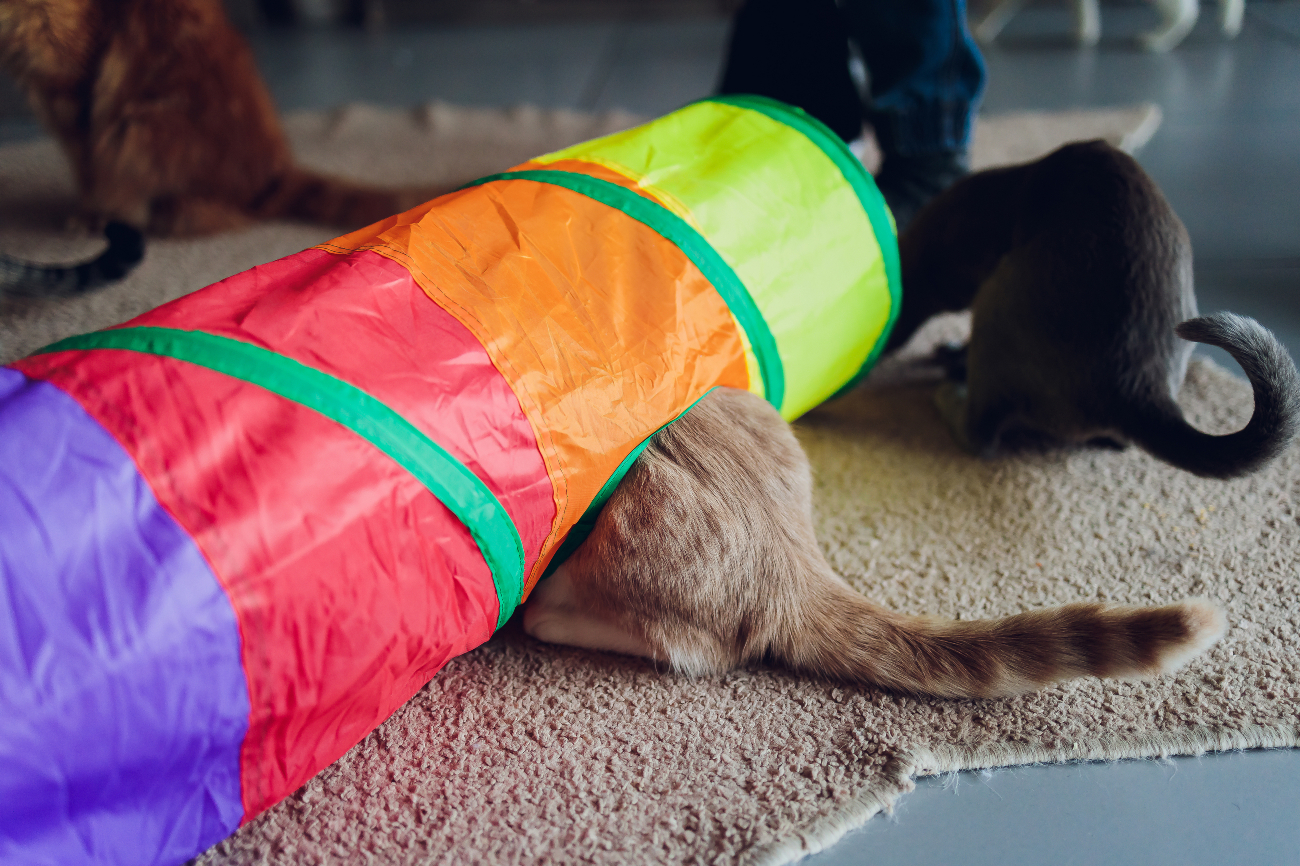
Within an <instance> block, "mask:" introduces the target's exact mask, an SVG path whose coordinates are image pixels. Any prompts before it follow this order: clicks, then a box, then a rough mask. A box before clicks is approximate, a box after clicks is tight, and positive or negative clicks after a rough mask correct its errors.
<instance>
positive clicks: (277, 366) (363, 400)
mask: <svg viewBox="0 0 1300 866" xmlns="http://www.w3.org/2000/svg"><path fill="white" fill-rule="evenodd" d="M85 349H125V350H128V351H132V352H142V353H145V354H149V355H162V356H165V357H168V358H175V359H177V360H179V361H186V362H189V363H191V364H197V365H198V366H200V367H207V368H208V369H209V370H215V371H217V372H218V373H224V374H225V375H227V376H232V377H234V378H236V379H242V380H243V381H245V382H248V383H250V384H253V385H257V386H259V387H262V388H265V389H266V390H268V391H270V392H272V393H273V394H278V395H279V396H281V397H284V398H285V399H286V400H291V401H293V402H294V403H298V404H300V405H303V406H306V407H307V408H309V409H314V410H316V411H317V412H319V413H320V414H322V415H324V416H325V417H327V418H330V419H332V420H334V421H337V422H338V423H339V424H342V425H343V426H344V427H346V428H348V429H349V430H351V431H352V432H354V433H356V434H357V435H358V436H360V437H362V438H363V439H365V440H366V441H368V442H370V443H371V444H372V445H374V446H375V447H376V448H378V449H379V450H380V451H382V452H384V453H385V454H387V455H388V456H389V457H391V458H392V459H393V460H395V461H397V463H398V464H399V465H400V466H401V467H402V468H403V469H405V470H406V471H407V472H410V473H411V474H412V475H414V476H415V477H416V478H417V479H419V481H420V482H421V483H422V484H424V486H425V487H427V488H428V489H429V491H430V492H431V493H432V494H433V495H434V496H436V497H437V498H438V501H439V502H441V503H442V504H443V505H445V506H447V508H448V509H449V510H450V511H451V512H452V514H454V515H456V517H457V518H458V519H459V520H460V522H461V523H463V524H465V527H466V528H467V529H469V532H470V535H471V536H473V538H474V541H475V542H476V543H477V544H478V547H479V550H480V552H481V553H482V554H483V559H484V560H485V561H486V562H487V564H488V567H489V568H490V569H491V570H492V580H493V582H494V583H495V585H496V591H497V600H498V602H499V606H500V614H499V615H498V617H497V628H500V627H501V626H503V625H505V622H506V620H507V619H509V618H510V614H511V613H513V612H514V609H515V608H516V607H517V606H518V605H519V599H520V597H521V596H522V595H523V588H524V547H523V543H522V542H521V541H520V538H519V532H518V530H517V529H516V528H515V525H514V522H513V521H511V519H510V516H509V515H508V514H507V513H506V510H505V508H504V507H502V505H501V503H500V502H499V501H498V500H497V498H496V496H494V495H493V494H492V491H491V490H489V489H488V488H487V485H485V484H484V483H483V482H482V481H480V480H479V478H478V477H477V476H476V475H474V473H472V472H470V471H469V470H468V469H466V468H465V467H464V466H463V465H462V464H461V462H460V461H459V460H457V459H456V458H455V457H453V456H451V455H450V454H448V453H447V452H446V451H445V450H444V449H443V448H442V447H441V446H440V445H438V444H437V443H436V442H434V441H433V440H432V439H430V438H429V437H428V436H425V435H424V434H423V433H421V432H420V430H419V429H418V428H416V427H415V426H414V425H413V424H411V422H409V421H407V420H406V419H405V418H403V417H402V416H401V415H399V414H398V413H397V412H395V411H394V410H393V409H391V408H389V407H388V406H387V405H385V404H384V403H381V402H380V401H379V400H377V399H375V398H374V397H372V396H370V395H369V394H367V393H366V392H365V391H362V390H361V389H360V388H357V387H356V386H354V385H350V384H348V383H347V382H344V381H343V380H342V379H339V378H337V377H335V376H331V375H329V374H328V373H323V372H321V371H320V370H316V369H313V368H312V367H308V366H306V365H305V364H301V363H299V362H298V361H295V360H293V359H292V358H287V357H285V356H284V355H279V354H277V353H275V352H272V351H270V350H268V349H263V348H261V347H259V346H254V345H251V344H249V343H244V342H240V341H239V340H233V339H230V338H229V337H219V336H216V335H215V334H207V333H204V332H202V331H182V330H178V329H174V328H148V327H146V328H120V329H115V330H110V331H96V332H95V333H92V334H82V335H80V336H77V337H69V338H68V339H66V340H60V341H59V342H57V343H54V344H53V345H50V346H46V347H45V348H44V349H41V350H40V351H39V352H38V353H37V354H48V353H52V352H65V351H74V350H85Z"/></svg>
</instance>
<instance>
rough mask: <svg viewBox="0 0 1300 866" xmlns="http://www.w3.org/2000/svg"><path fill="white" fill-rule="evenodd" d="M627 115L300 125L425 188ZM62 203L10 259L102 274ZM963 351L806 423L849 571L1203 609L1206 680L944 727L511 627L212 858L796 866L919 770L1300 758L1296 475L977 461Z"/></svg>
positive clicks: (1114, 116)
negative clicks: (1216, 639)
mask: <svg viewBox="0 0 1300 866" xmlns="http://www.w3.org/2000/svg"><path fill="white" fill-rule="evenodd" d="M1151 118H1152V114H1151V111H1150V110H1148V109H1138V110H1133V111H1118V112H1110V113H1106V112H1101V113H1092V114H1086V113H1080V114H1077V115H1074V116H1072V117H1065V118H1062V117H1061V116H1037V117H1035V116H1027V115H1022V116H1017V117H1015V118H1011V119H1009V120H1006V121H1004V122H999V120H998V119H990V120H989V121H987V122H985V123H982V124H981V126H980V128H979V130H978V132H977V138H976V142H977V148H978V149H980V150H979V151H977V153H976V154H975V158H976V163H977V164H979V165H988V164H991V163H993V162H997V161H998V160H999V158H1000V157H999V156H997V154H1001V155H1002V156H1001V158H1029V157H1033V156H1035V155H1037V154H1038V153H1041V152H1043V151H1045V150H1048V149H1050V148H1051V147H1053V146H1055V145H1056V144H1058V143H1060V142H1062V141H1064V140H1066V139H1067V138H1084V137H1097V136H1103V137H1108V138H1110V139H1111V140H1112V141H1115V142H1117V143H1119V142H1122V141H1124V138H1125V136H1130V137H1131V136H1134V135H1135V133H1136V132H1138V131H1140V129H1139V127H1140V126H1141V125H1142V124H1143V123H1145V124H1147V125H1148V126H1149V127H1152V128H1153V127H1154V124H1155V123H1157V122H1158V118H1157V119H1156V120H1154V121H1153V120H1152V119H1151ZM632 120H633V118H631V117H628V116H624V115H607V116H601V117H584V116H580V115H575V114H568V113H563V112H538V111H534V110H530V109H519V110H516V111H512V112H492V111H469V110H462V109H454V108H449V107H446V106H433V107H430V108H428V109H422V110H420V111H418V112H415V113H414V114H410V113H395V112H385V111H379V110H376V109H368V108H349V109H345V110H342V111H340V112H338V113H335V114H333V115H330V116H328V117H323V116H319V115H317V116H307V115H303V116H297V117H294V118H291V119H290V128H291V129H292V131H293V133H294V138H295V141H296V143H297V144H298V146H299V149H300V152H301V153H302V154H303V155H304V158H305V159H306V160H307V161H310V162H311V163H312V164H314V165H319V166H322V167H329V168H333V169H335V170H339V171H347V172H348V173H350V174H353V175H356V176H362V177H368V178H373V179H376V180H388V181H392V182H398V181H411V182H415V181H429V180H438V179H447V178H455V177H461V176H467V175H472V174H481V173H486V172H489V171H493V170H498V169H500V168H503V167H505V166H507V165H509V164H511V163H514V162H518V161H521V160H522V159H524V158H526V157H528V156H530V155H533V154H534V153H536V152H541V151H544V150H546V149H549V148H554V147H556V146H559V145H561V144H564V143H567V142H569V141H572V140H576V139H579V138H582V137H586V136H590V135H594V134H598V133H600V132H602V131H607V130H611V129H615V128H618V127H620V126H623V125H626V124H628V123H630V122H631V121H632ZM1067 121H1068V122H1067ZM1053 130H1055V132H1054V131H1053ZM1149 132H1150V130H1149V129H1148V130H1147V131H1146V133H1145V134H1148V135H1149ZM1026 141H1029V142H1032V144H1031V145H1026V144H1025V142H1026ZM1128 143H1129V144H1132V138H1130V140H1129V142H1128ZM412 149H414V150H417V151H418V153H415V154H413V153H411V152H409V151H410V150H412ZM989 154H994V155H993V156H990V155H989ZM71 203H72V200H71V194H70V190H69V187H68V179H67V173H66V171H65V170H64V169H63V167H62V164H61V163H60V162H59V160H58V157H57V154H56V152H55V150H54V148H53V147H52V146H51V145H49V144H48V143H43V142H42V143H33V144H30V145H23V146H17V147H10V148H6V149H3V150H0V249H4V250H6V251H8V252H11V253H17V252H20V251H21V252H22V254H23V255H25V256H30V257H35V256H37V255H41V256H44V257H47V258H50V259H56V258H58V257H60V256H63V255H67V254H69V251H75V250H76V249H80V250H81V251H83V252H88V251H90V250H91V249H92V248H93V244H92V243H91V242H89V241H69V240H67V239H66V238H63V237H62V236H61V235H60V234H59V233H58V232H57V231H56V227H57V226H58V225H59V224H60V223H61V220H63V219H64V218H65V217H66V215H67V213H68V212H70V209H71ZM329 235H330V232H328V231H327V230H320V229H315V228H306V227H301V226H288V225H272V226H263V227H258V228H255V229H250V230H248V231H244V232H238V233H233V234H228V235H225V236H222V237H219V238H212V239H206V240H203V241H186V242H179V241H178V242H162V241H157V242H153V243H152V244H151V245H150V247H149V254H148V258H147V259H146V261H145V263H144V264H143V265H142V266H141V267H140V269H139V270H138V271H137V272H136V273H135V274H133V275H132V276H131V278H130V279H129V280H127V281H126V282H124V283H123V284H121V285H119V286H115V287H113V288H110V289H108V290H107V291H105V292H103V293H102V294H99V295H96V296H94V297H92V298H88V299H86V300H84V301H82V302H63V303H47V304H22V305H19V304H15V303H11V304H10V305H9V306H8V307H5V308H4V309H3V310H2V311H0V312H2V313H3V317H2V318H0V346H2V349H0V351H2V352H3V355H2V356H0V359H9V358H13V357H16V356H18V355H21V354H24V353H26V352H29V351H31V350H32V349H35V348H37V347H38V346H40V345H42V344H44V343H46V342H49V341H51V340H54V339H57V338H59V337H62V336H65V335H67V334H70V333H74V332H77V331H82V330H86V329H89V328H93V327H100V326H103V325H107V324H110V323H113V322H116V321H119V320H121V319H122V318H125V317H127V316H130V315H133V314H135V313H137V312H139V311H142V310H144V309H146V308H148V307H150V306H153V305H155V304H157V303H159V302H161V301H163V300H166V299H168V298H172V297H175V296H177V295H180V294H183V293H184V292H187V291H190V290H193V289H195V288H198V287H200V286H202V285H205V284H206V283H208V282H211V281H213V280H215V279H218V278H220V277H222V276H225V275H227V274H229V273H233V272H236V271H238V270H241V269H243V268H246V267H248V266H250V265H253V264H256V263H258V262H261V261H264V260H267V259H270V258H273V257H275V256H279V255H283V254H286V253H290V252H294V251H296V250H298V249H300V248H302V247H304V246H307V245H310V244H312V243H315V242H317V241H319V240H322V239H324V238H326V237H328V236H329ZM78 245H79V246H78ZM966 327H968V324H967V320H966V319H964V318H963V317H961V316H951V317H945V318H942V319H938V320H936V321H934V322H932V323H931V324H930V325H929V326H927V328H925V329H924V330H923V331H922V332H921V333H920V334H918V335H917V338H916V339H915V340H913V342H912V343H911V344H910V345H909V347H908V348H906V349H905V350H904V351H903V352H901V353H899V354H898V355H896V356H894V357H892V358H889V359H886V361H885V363H883V364H882V365H881V366H880V368H878V370H877V371H876V372H875V373H874V374H873V376H872V377H871V379H870V380H869V381H868V383H867V384H866V385H865V386H864V387H862V388H860V389H858V390H857V391H855V392H853V393H851V394H849V395H848V396H846V397H844V398H842V399H840V400H838V401H836V402H834V403H831V404H828V405H826V406H824V407H822V408H821V409H819V410H817V411H815V412H813V413H812V414H810V415H809V416H807V417H806V419H804V420H803V421H801V422H800V423H799V424H798V425H797V432H798V435H799V438H800V440H801V441H802V442H803V444H804V447H805V448H806V449H807V451H808V453H809V456H810V457H811V460H812V464H813V467H814V471H815V473H816V477H817V491H816V516H817V522H818V532H819V536H820V538H821V540H822V544H823V546H824V549H825V550H826V552H827V554H828V556H829V558H830V561H831V563H832V565H833V566H834V567H835V568H836V569H837V570H838V571H839V572H840V573H841V574H843V575H844V576H845V578H846V579H848V580H849V581H850V582H851V583H852V584H853V585H854V586H855V587H857V588H858V589H860V590H862V591H863V592H864V593H866V594H867V595H869V596H870V597H872V598H873V599H875V600H877V601H879V602H881V603H884V604H886V605H889V606H890V607H892V608H894V609H896V610H900V611H904V612H907V613H915V614H920V613H932V614H938V615H943V616H950V617H956V618H960V619H973V618H978V617H989V616H1002V615H1007V614H1012V613H1017V612H1019V611H1023V610H1026V609H1029V608H1033V607H1038V606H1042V605H1051V604H1064V603H1067V602H1072V601H1084V600H1099V601H1110V602H1119V603H1128V604H1147V603H1164V602H1168V601H1172V600H1176V599H1180V598H1184V597H1187V596H1192V595H1201V596H1206V597H1209V598H1211V599H1213V600H1215V601H1216V602H1217V603H1218V604H1220V605H1222V606H1223V608H1224V609H1225V610H1226V611H1227V614H1228V620H1229V623H1230V626H1229V630H1228V633H1227V635H1226V636H1225V638H1224V639H1223V640H1222V641H1221V642H1220V643H1219V644H1218V645H1217V646H1215V647H1214V649H1213V650H1211V651H1210V652H1209V653H1208V654H1207V655H1205V656H1204V657H1202V658H1200V659H1197V660H1195V661H1194V662H1193V663H1192V664H1191V665H1190V666H1189V667H1188V668H1186V669H1185V670H1184V671H1182V672H1181V673H1179V674H1178V675H1176V676H1171V677H1165V678H1162V679H1160V680H1157V681H1154V682H1146V683H1119V682H1101V681H1096V680H1091V681H1079V682H1075V683H1071V684H1067V685H1063V686H1058V687H1055V688H1051V689H1048V690H1046V691H1043V692H1040V693H1037V694H1033V695H1028V696H1024V697H1020V698H1014V699H1007V700H997V701H937V700H934V701H932V700H915V699H912V698H906V697H900V696H897V695H891V694H887V693H884V692H880V691H875V690H870V689H858V688H850V687H845V686H842V685H839V684H836V683H834V682H829V681H819V680H809V679H806V678H799V677H795V676H792V675H790V674H788V673H786V672H784V671H780V670H774V669H767V668H763V667H754V668H748V669H743V670H739V671H736V672H733V673H731V674H728V675H726V676H720V677H711V678H705V679H691V678H687V677H681V676H676V675H673V674H669V673H665V672H663V671H660V670H657V669H656V668H655V666H654V665H653V664H651V663H648V662H645V661H641V660H638V659H632V658H627V657H621V656H616V655H608V654H601V653H591V652H584V651H579V650H570V649H564V648H558V647H552V646H547V645H543V644H540V643H537V642H535V641H533V640H531V639H529V638H528V637H526V636H525V635H523V634H522V632H521V631H520V630H519V627H518V622H517V618H516V621H512V622H511V623H510V624H508V625H507V626H506V627H505V628H504V629H503V630H502V631H501V632H499V633H498V634H497V636H496V637H494V638H493V639H492V640H491V641H489V642H488V643H487V644H486V645H484V646H483V647H481V648H479V649H478V650H475V651H474V652H472V653H469V654H468V655H465V656H462V657H461V658H458V659H455V660H454V661H452V662H451V663H450V664H449V665H448V666H447V667H446V668H445V669H444V670H443V671H442V672H441V673H439V674H438V675H437V676H436V677H435V678H434V679H433V681H432V682H430V683H429V685H428V686H427V687H426V688H424V689H423V690H422V691H421V692H420V693H419V694H417V695H416V697H415V698H414V699H412V700H411V701H410V702H409V703H407V704H406V705H405V706H404V707H403V708H402V709H400V710H399V711H398V712H397V713H395V714H394V715H393V716H392V718H390V719H389V720H388V721H387V722H386V723H385V724H384V725H383V726H381V727H380V728H379V730H377V731H376V732H374V733H373V734H372V735H370V736H369V737H367V738H366V739H365V740H364V741H362V742H361V743H360V744H359V745H358V746H356V747H355V748H354V749H352V750H351V751H350V752H349V753H348V754H347V755H345V756H344V757H343V758H341V759H340V760H339V761H338V762H336V763H335V764H334V765H333V766H331V767H329V768H327V769H326V770H325V771H323V772H322V773H321V774H320V775H319V776H317V777H316V778H315V779H313V780H312V781H311V782H310V783H308V784H307V785H305V786H304V787H303V788H302V789H301V790H299V791H298V792H297V793H295V794H294V795H293V796H292V797H290V798H289V799H287V800H286V801H284V802H283V803H281V804H280V805H279V806H277V807H275V808H273V809H271V810H270V811H269V812H268V813H266V814H265V815H263V816H262V817H260V818H258V819H257V820H255V821H254V822H252V823H251V824H249V825H248V826H246V827H245V828H243V829H242V830H241V831H240V832H238V833H237V834H235V835H234V836H232V837H231V838H230V839H228V840H226V841H225V842H223V843H221V844H220V845H218V846H216V847H215V848H213V849H212V850H210V851H208V852H207V853H206V854H204V855H203V856H202V857H200V858H199V859H198V861H197V862H199V863H201V864H204V866H218V864H221V866H225V864H252V863H267V864H286V866H287V864H312V863H345V862H346V863H354V862H373V863H410V864H415V863H420V864H424V863H447V864H452V863H474V862H484V863H542V862H555V863H571V862H579V863H649V862H656V863H659V862H662V863H709V864H712V863H734V862H744V863H772V864H777V863H786V862H789V861H791V860H794V859H797V858H798V857H799V856H802V855H804V854H807V853H810V852H814V851H817V850H820V849H822V848H824V847H826V846H827V845H829V844H831V843H833V842H834V841H835V840H836V839H838V838H839V837H840V836H841V835H842V834H843V833H844V832H845V831H847V830H848V829H851V828H853V827H855V826H858V825H859V824H861V823H862V822H863V821H865V820H866V819H867V818H869V817H870V816H871V815H873V814H874V813H876V812H877V811H879V810H881V809H888V808H890V806H891V804H892V803H893V801H894V800H895V799H896V798H897V797H898V796H899V795H900V794H902V793H904V792H905V791H907V790H909V789H910V788H911V787H912V782H911V779H912V778H913V777H914V776H916V775H923V774H929V773H936V772H943V771H948V770H955V769H962V768H973V767H989V766H998V765H1006V764H1015V763H1025V762H1032V761H1064V760H1075V759H1097V758H1117V757H1134V756H1142V755H1171V754H1197V753H1200V752H1203V751H1206V750H1212V749H1233V748H1248V747H1256V746H1294V745H1296V743H1297V722H1298V714H1297V711H1298V710H1300V651H1297V637H1298V635H1297V631H1298V630H1300V605H1297V603H1296V601H1295V596H1296V593H1295V591H1294V589H1295V584H1296V580H1297V575H1298V573H1300V506H1298V505H1297V503H1300V449H1298V448H1294V447H1293V448H1292V449H1291V450H1290V451H1288V452H1287V453H1286V454H1285V455H1284V457H1283V458H1282V459H1281V460H1279V461H1278V462H1277V463H1275V464H1274V465H1273V466H1272V467H1270V468H1269V469H1268V470H1266V471H1264V472H1261V473H1259V474H1257V475H1254V476H1252V477H1250V478H1247V479H1243V480H1239V481H1233V482H1218V481H1207V480H1203V479H1198V478H1195V477H1193V476H1191V475H1188V474H1187V473H1183V472H1179V471H1176V470H1174V469H1172V468H1170V467H1168V466H1165V465H1163V464H1160V463H1158V462H1156V461H1155V460H1153V459H1151V458H1149V457H1147V456H1146V455H1145V454H1143V453H1141V452H1139V451H1134V450H1130V451H1126V452H1117V451H1109V450H1091V449H1083V450H1073V451H1053V452H1049V453H1041V452H1034V451H1027V452H1022V453H1019V454H1016V455H1014V456H1009V457H1004V458H1001V459H998V460H994V461H982V460H977V459H975V458H972V457H970V456H968V455H966V454H964V453H963V452H961V451H960V450H959V449H958V448H957V447H956V445H955V444H954V443H953V442H952V440H951V439H950V437H949V435H948V434H947V432H946V430H945V429H944V428H943V426H942V424H941V422H940V420H939V418H938V415H937V413H936V412H935V410H934V409H933V408H932V404H931V395H932V393H933V389H934V385H935V381H936V378H937V375H938V374H937V371H936V370H933V369H930V368H927V367H926V366H925V365H924V363H923V361H922V360H921V359H922V358H923V357H924V355H925V354H926V351H927V349H928V347H930V346H932V345H934V344H935V342H936V341H938V340H940V339H949V338H953V337H957V336H960V334H961V333H962V331H963V329H964V328H966ZM1181 400H1182V402H1183V405H1184V406H1185V408H1186V409H1187V411H1188V412H1189V415H1190V417H1191V418H1192V420H1193V422H1194V423H1195V424H1197V425H1198V426H1199V427H1201V428H1202V429H1205V430H1209V431H1211V432H1223V431H1227V430H1231V429H1236V428H1237V427H1239V426H1241V424H1243V423H1244V421H1245V419H1246V418H1247V417H1248V416H1249V414H1250V411H1251V405H1252V403H1251V395H1250V389H1249V386H1248V385H1247V384H1246V383H1245V381H1244V380H1242V379H1240V378H1237V377H1235V376H1233V375H1230V374H1229V373H1227V372H1225V371H1223V370H1222V369H1220V368H1217V367H1215V366H1213V365H1212V364H1210V363H1208V362H1203V361H1196V362H1194V363H1193V365H1192V368H1191V370H1190V372H1189V375H1188V380H1187V383H1186V385H1185V386H1184V389H1183V393H1182V395H1181Z"/></svg>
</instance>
